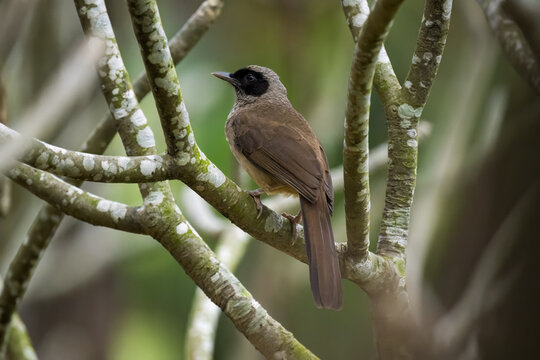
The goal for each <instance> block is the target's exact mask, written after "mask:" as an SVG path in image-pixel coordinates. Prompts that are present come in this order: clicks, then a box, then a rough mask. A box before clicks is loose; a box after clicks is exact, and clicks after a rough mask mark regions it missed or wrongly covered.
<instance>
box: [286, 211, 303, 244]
mask: <svg viewBox="0 0 540 360" xmlns="http://www.w3.org/2000/svg"><path fill="white" fill-rule="evenodd" d="M281 215H282V216H283V217H286V218H287V219H289V221H290V222H291V227H292V236H293V245H294V243H295V242H296V238H297V237H298V233H297V232H296V225H297V224H299V223H300V221H302V211H301V210H300V211H299V212H298V214H296V216H293V215H291V214H287V213H282V214H281Z"/></svg>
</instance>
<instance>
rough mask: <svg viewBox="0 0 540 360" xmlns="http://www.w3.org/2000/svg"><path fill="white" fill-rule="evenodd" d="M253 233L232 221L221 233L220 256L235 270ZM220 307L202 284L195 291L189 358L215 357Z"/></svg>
mask: <svg viewBox="0 0 540 360" xmlns="http://www.w3.org/2000/svg"><path fill="white" fill-rule="evenodd" d="M248 244H249V236H248V235H247V234H246V233H245V232H243V231H242V230H240V229H238V228H237V227H236V226H234V225H232V224H230V223H229V224H228V225H227V226H226V227H225V229H223V232H222V234H221V237H220V239H219V243H218V245H217V247H216V256H217V257H218V259H219V260H220V261H221V262H222V263H223V265H225V266H226V267H227V269H229V270H230V271H231V272H234V271H235V269H236V267H237V265H238V263H239V262H240V260H241V259H242V257H243V256H244V253H245V251H246V248H247V245H248ZM219 314H220V311H219V308H218V307H217V306H216V305H215V304H214V303H213V302H212V301H211V300H210V299H209V298H208V297H207V296H206V295H205V294H204V293H203V291H202V290H201V289H200V288H198V289H197V290H196V292H195V296H194V299H193V305H192V309H191V314H190V321H189V325H188V332H187V335H186V358H187V359H190V360H211V359H213V354H214V337H215V332H216V328H217V325H218V319H219Z"/></svg>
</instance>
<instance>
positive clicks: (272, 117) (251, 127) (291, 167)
mask: <svg viewBox="0 0 540 360" xmlns="http://www.w3.org/2000/svg"><path fill="white" fill-rule="evenodd" d="M232 126H233V127H234V133H235V146H236V147H237V149H238V150H239V151H240V152H242V154H243V155H244V156H245V157H246V158H247V159H248V160H249V161H251V162H252V163H253V164H255V165H256V166H258V167H259V168H261V169H263V170H265V171H267V172H268V173H270V174H271V175H272V176H274V177H275V178H277V179H278V180H279V181H281V182H283V183H284V184H287V185H289V186H290V187H292V188H294V189H295V190H296V191H298V193H299V194H300V195H301V196H303V197H304V198H305V199H306V200H308V201H310V202H311V203H314V202H315V201H316V200H317V196H318V194H319V188H320V187H321V184H322V183H323V181H324V180H326V174H325V173H324V172H325V170H326V169H325V165H326V164H325V163H324V161H326V158H325V156H324V154H322V155H323V157H324V158H325V159H324V160H322V161H321V153H320V150H319V146H320V145H319V142H318V140H317V139H316V137H315V135H314V134H313V131H312V130H311V129H310V128H309V125H308V124H307V122H306V121H305V120H304V118H302V116H301V115H300V114H298V113H297V112H296V111H294V110H292V111H287V112H282V111H274V112H272V113H269V112H261V113H257V115H254V113H253V112H249V113H240V114H238V115H237V116H235V119H234V121H233V123H232ZM326 168H327V166H326ZM324 183H325V186H324V187H325V191H326V190H327V188H328V184H327V182H326V181H324ZM329 187H330V191H331V187H332V185H331V182H330V185H329Z"/></svg>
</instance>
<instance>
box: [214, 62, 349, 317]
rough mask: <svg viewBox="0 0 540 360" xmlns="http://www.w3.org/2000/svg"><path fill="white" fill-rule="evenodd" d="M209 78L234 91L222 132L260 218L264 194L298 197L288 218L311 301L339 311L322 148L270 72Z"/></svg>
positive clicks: (330, 197)
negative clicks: (299, 244)
mask: <svg viewBox="0 0 540 360" xmlns="http://www.w3.org/2000/svg"><path fill="white" fill-rule="evenodd" d="M213 75H215V76H216V77H218V78H220V79H222V80H225V81H227V82H228V83H230V84H231V85H233V86H234V89H235V92H236V102H235V104H234V106H233V108H232V110H231V112H230V113H229V117H228V119H227V123H226V126H225V133H226V136H227V141H228V142H229V146H230V148H231V151H232V153H233V154H234V156H235V158H236V159H237V160H238V162H239V163H240V165H241V166H242V167H243V168H244V169H245V170H246V171H247V172H248V174H249V175H250V176H251V177H252V178H253V180H255V182H256V183H257V184H258V185H259V186H260V188H261V189H258V190H255V191H252V192H250V194H251V195H252V196H253V198H254V200H255V201H256V203H257V208H258V209H259V215H260V213H261V212H262V204H261V202H260V199H259V196H260V195H261V194H262V193H263V192H265V193H267V194H276V193H282V194H288V195H290V194H293V195H299V197H300V207H301V210H300V213H299V214H298V215H297V216H296V217H294V218H293V217H292V216H289V219H290V220H291V222H292V227H293V234H294V235H295V236H296V233H295V230H296V223H298V222H299V220H300V217H302V218H303V221H304V235H305V239H306V252H307V256H308V262H309V278H310V283H311V290H312V292H313V298H314V299H315V303H316V305H317V306H318V307H320V308H325V309H334V310H338V309H340V308H341V304H342V290H341V273H340V269H339V260H338V257H337V253H336V248H335V245H334V235H333V233H332V225H331V223H330V216H331V215H332V212H333V202H334V190H333V187H332V179H331V177H330V172H329V169H328V160H327V158H326V154H325V153H324V150H323V148H322V146H321V143H320V142H319V140H318V139H317V137H316V136H315V133H314V132H313V130H312V129H311V127H310V126H309V124H308V122H307V121H306V120H305V119H304V117H303V116H302V115H300V113H299V112H298V111H296V110H295V109H294V108H293V106H292V105H291V103H290V101H289V99H288V98H287V89H285V86H283V84H282V83H281V81H280V80H279V76H278V75H277V74H276V73H275V72H274V71H272V70H270V69H268V68H265V67H262V66H256V65H250V66H248V67H245V68H243V69H240V70H238V71H236V72H234V73H226V72H215V73H213Z"/></svg>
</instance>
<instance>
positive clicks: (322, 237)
mask: <svg viewBox="0 0 540 360" xmlns="http://www.w3.org/2000/svg"><path fill="white" fill-rule="evenodd" d="M300 206H301V209H302V217H303V220H304V235H305V239H306V251H307V256H308V260H309V280H310V283H311V291H312V292H313V298H314V300H315V303H316V305H317V307H319V308H323V309H333V310H339V309H341V305H342V298H343V295H342V289H341V272H340V269H339V260H338V257H337V253H336V248H335V245H334V234H333V233H332V224H331V223H330V211H329V209H328V204H327V199H326V195H325V193H324V190H323V189H322V188H321V189H320V192H319V195H318V196H317V200H316V202H315V203H311V202H309V201H308V200H307V199H305V198H303V197H302V196H300Z"/></svg>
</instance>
